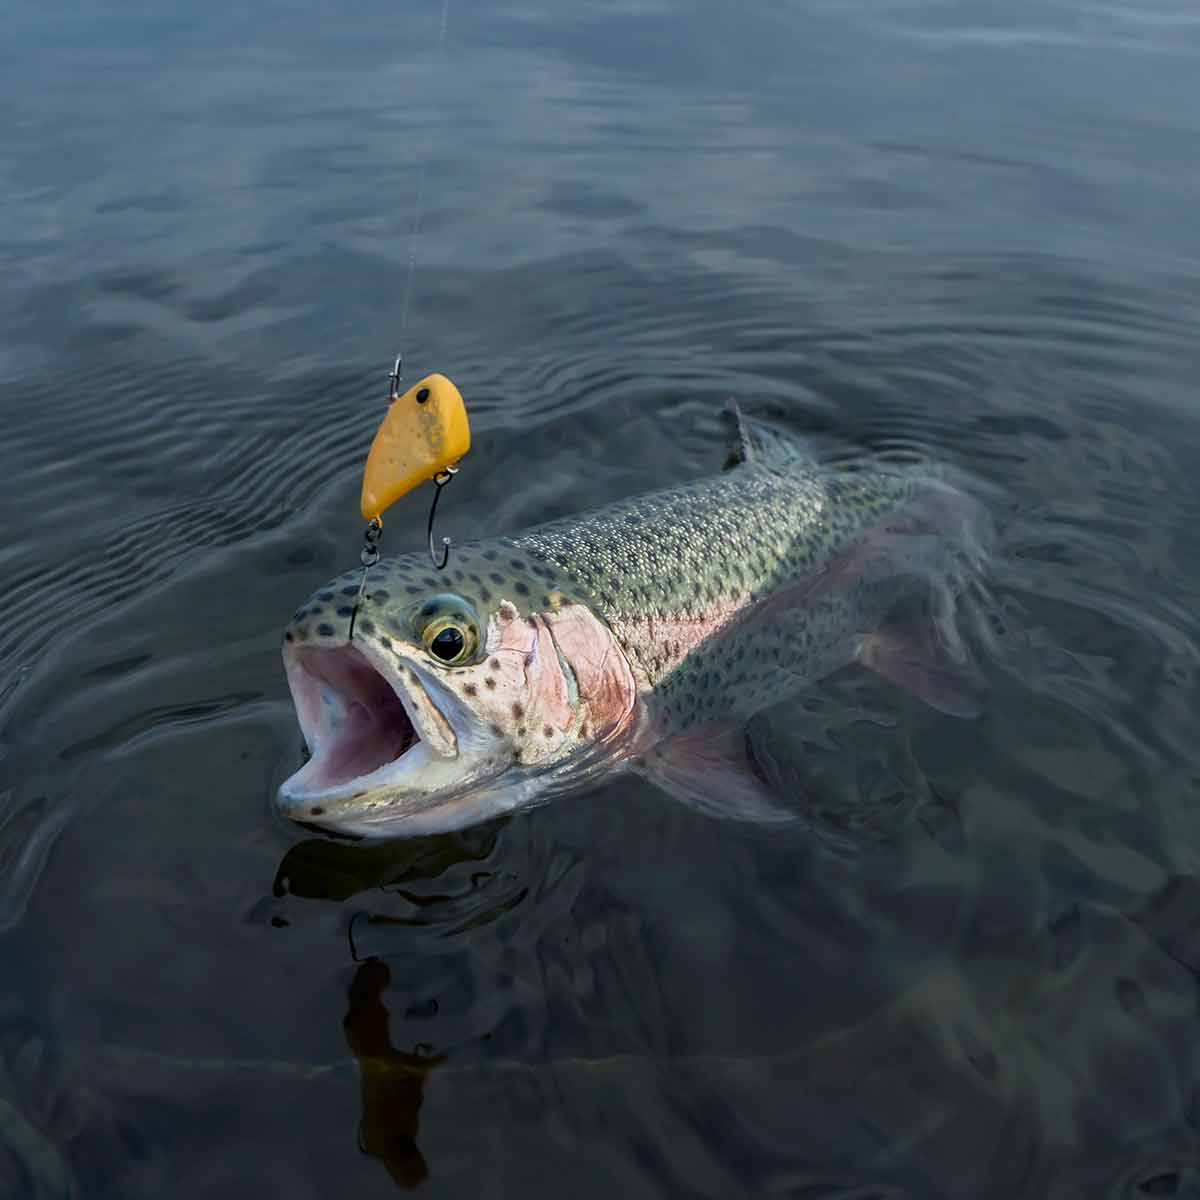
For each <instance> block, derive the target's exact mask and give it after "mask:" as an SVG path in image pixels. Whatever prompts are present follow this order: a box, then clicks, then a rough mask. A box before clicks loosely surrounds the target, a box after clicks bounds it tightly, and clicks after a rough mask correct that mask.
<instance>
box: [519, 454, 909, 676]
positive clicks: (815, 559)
mask: <svg viewBox="0 0 1200 1200" xmlns="http://www.w3.org/2000/svg"><path fill="white" fill-rule="evenodd" d="M915 486H916V484H915V483H914V481H913V480H912V479H911V478H908V477H905V476H901V475H889V474H873V473H867V472H850V473H839V472H835V471H831V470H829V469H822V468H820V467H817V466H815V465H811V464H803V465H792V466H790V467H789V469H788V470H786V471H779V470H776V469H771V468H766V467H759V466H752V465H743V466H741V467H739V468H738V469H736V470H735V471H732V472H730V473H729V474H727V475H724V476H720V477H718V478H716V479H712V480H705V481H702V482H699V483H694V484H688V485H685V486H683V487H679V488H675V489H672V490H670V491H664V492H658V493H652V494H649V495H645V496H641V497H637V498H634V499H632V500H628V501H622V502H619V503H616V504H613V505H611V506H609V507H607V508H604V509H602V510H600V511H597V512H593V513H589V514H583V515H580V516H578V517H568V518H564V519H562V520H560V521H556V522H553V523H552V524H549V525H545V526H542V527H540V528H538V529H534V530H531V531H530V532H528V533H526V534H522V535H520V536H519V537H517V538H515V539H514V543H513V544H515V545H516V546H517V547H518V548H520V549H521V550H524V551H526V552H528V553H529V554H530V555H536V556H537V557H539V558H541V559H543V560H544V561H546V562H549V563H551V564H553V565H554V567H555V568H556V569H557V571H559V572H561V573H562V574H563V575H565V577H566V579H567V580H568V581H569V582H570V584H572V585H574V586H575V587H577V588H578V589H579V590H580V591H581V592H583V593H584V594H585V596H586V598H587V599H588V600H589V602H590V603H591V604H592V605H593V606H594V607H595V608H596V610H597V611H598V612H599V613H600V614H601V615H602V616H604V617H605V618H606V619H607V621H608V622H609V624H610V626H611V627H612V629H613V632H614V635H615V636H616V638H617V640H618V642H619V643H620V644H621V647H622V649H623V650H624V651H625V652H626V654H628V655H629V656H630V658H631V659H632V660H633V661H634V662H635V663H636V664H637V665H638V666H640V667H641V668H642V670H643V671H645V673H646V674H647V675H648V676H649V678H650V682H651V683H652V684H654V685H656V686H657V685H659V684H660V683H663V682H664V681H665V680H666V677H667V676H668V675H671V676H675V677H677V678H673V679H672V680H671V681H670V682H671V684H678V685H679V686H680V687H686V686H691V685H694V684H695V683H697V682H698V681H701V680H703V679H704V673H703V671H702V670H699V669H698V668H699V667H700V665H701V664H702V663H703V660H704V655H702V654H701V655H697V654H696V652H695V651H694V650H693V651H692V653H691V654H687V647H686V646H681V645H679V644H678V641H677V640H675V641H673V640H672V638H671V636H670V634H669V633H664V632H663V627H664V626H669V627H670V628H672V629H675V630H678V628H679V626H680V624H681V623H684V624H687V623H692V622H694V623H696V624H703V625H705V626H710V627H715V626H717V625H719V624H720V623H721V622H722V621H723V620H724V619H727V618H728V617H729V616H730V615H732V614H733V613H735V612H737V611H739V610H742V609H745V608H746V607H747V606H753V605H755V604H757V603H760V602H763V601H765V600H768V599H769V598H770V597H771V596H772V595H774V594H775V593H776V592H778V591H779V589H781V588H783V587H787V586H789V585H793V584H795V583H797V582H798V581H800V580H802V579H804V578H805V577H807V576H811V575H813V573H814V572H816V571H818V570H819V569H820V568H821V566H822V565H823V564H824V563H826V562H828V561H829V560H830V559H831V558H832V557H834V556H835V555H837V554H838V553H839V551H841V550H842V549H844V548H846V547H847V546H849V545H850V544H851V543H852V542H853V541H854V540H855V539H856V538H858V537H859V536H861V535H862V534H863V533H864V532H865V531H867V530H868V529H870V528H872V527H874V526H877V525H878V524H879V522H880V521H881V519H882V518H883V517H884V516H885V515H886V514H887V513H888V512H891V511H894V510H895V509H896V508H897V507H898V506H900V505H902V504H903V503H904V502H905V501H907V500H908V499H909V498H910V497H911V496H912V495H913V492H914V488H915ZM814 615H816V614H814ZM821 615H822V616H824V617H827V618H832V617H833V616H834V614H832V613H822V614H821ZM778 628H780V629H782V628H783V626H778ZM793 632H794V631H793ZM685 656H686V659H687V660H688V661H692V660H695V665H696V668H697V669H695V670H693V669H686V670H685V667H686V663H685V661H684V659H685ZM685 676H686V677H687V678H686V680H685V678H684V677H685ZM705 682H711V672H710V679H709V680H707V681H705ZM673 690H674V687H668V688H667V691H668V692H670V691H673Z"/></svg>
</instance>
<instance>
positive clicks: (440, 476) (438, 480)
mask: <svg viewBox="0 0 1200 1200" xmlns="http://www.w3.org/2000/svg"><path fill="white" fill-rule="evenodd" d="M457 474H458V468H457V467H443V468H442V470H440V471H439V472H438V473H437V474H436V475H435V476H434V477H433V482H434V486H435V488H436V491H435V492H434V493H433V503H432V504H431V505H430V506H429V530H428V532H429V557H430V558H431V559H433V565H434V566H435V567H436V568H437V569H438V570H439V571H443V570H445V568H446V564H447V563H448V562H449V561H450V539H449V538H448V537H444V538H442V561H441V562H438V556H437V552H436V551H435V550H434V548H433V517H434V514H435V513H436V512H437V506H438V500H439V499H440V498H441V495H442V488H444V487H445V486H446V484H448V483H449V482H450V480H452V479H453V478H454V477H455V475H457Z"/></svg>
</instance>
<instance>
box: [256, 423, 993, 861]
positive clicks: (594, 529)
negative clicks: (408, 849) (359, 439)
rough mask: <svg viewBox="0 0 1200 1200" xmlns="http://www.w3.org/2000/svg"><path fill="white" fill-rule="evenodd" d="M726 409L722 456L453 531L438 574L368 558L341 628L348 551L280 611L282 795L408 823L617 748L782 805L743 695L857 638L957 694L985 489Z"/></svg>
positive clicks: (953, 706)
mask: <svg viewBox="0 0 1200 1200" xmlns="http://www.w3.org/2000/svg"><path fill="white" fill-rule="evenodd" d="M735 412H736V410H735ZM737 419H738V428H739V443H738V453H737V455H736V460H735V462H734V463H733V464H732V465H731V466H730V467H729V468H728V469H727V470H726V471H725V472H724V473H722V474H721V475H718V476H716V477H714V478H711V479H707V480H702V481H699V482H696V483H692V484H688V485H685V486H682V487H677V488H673V489H670V490H666V491H661V492H656V493H651V494H648V495H645V496H641V497H637V498H635V499H632V500H626V501H621V502H619V503H616V504H612V505H609V506H608V507H606V508H603V509H599V510H597V511H596V512H593V513H588V514H583V515H580V516H578V517H571V518H567V519H565V520H561V521H555V522H553V523H551V524H548V525H543V526H540V527H538V528H535V529H532V530H530V531H528V532H526V533H524V534H521V535H519V536H516V537H512V538H497V539H494V540H492V541H485V542H475V543H468V544H465V545H462V546H456V548H455V553H454V558H453V560H452V562H451V564H450V566H449V568H448V569H447V570H445V571H443V572H440V573H439V572H436V571H434V570H433V569H432V568H431V566H430V564H429V561H428V559H427V558H425V557H423V556H421V555H410V556H404V557H398V558H391V559H384V560H382V561H381V562H380V563H379V564H378V565H376V566H375V567H373V568H372V570H371V573H370V577H369V581H368V585H367V590H366V595H365V599H364V603H363V606H362V608H361V610H360V612H359V615H358V618H357V620H356V623H355V629H354V640H353V642H350V641H348V631H349V625H350V614H351V606H352V604H353V602H354V596H355V594H356V593H357V591H358V582H359V572H358V571H356V570H352V571H348V572H346V573H345V574H344V575H342V576H339V577H338V578H337V579H335V580H333V581H332V582H330V583H329V584H327V585H326V586H325V587H323V588H321V589H319V590H318V591H317V592H316V593H314V594H313V595H312V596H311V597H310V598H309V599H308V600H307V601H306V602H305V604H304V605H303V606H302V607H301V608H300V609H299V611H297V613H296V614H295V616H294V617H293V620H292V622H291V624H290V625H289V626H288V628H287V630H286V632H285V634H284V649H283V657H284V665H285V669H286V671H287V677H288V683H289V686H290V687H291V691H292V696H293V700H294V703H295V706H296V713H297V717H298V719H299V722H300V726H301V730H302V732H303V734H304V738H305V741H306V743H307V745H308V748H309V751H310V759H309V761H308V762H307V763H306V764H305V765H304V766H303V767H302V768H301V769H300V770H299V771H297V772H296V774H294V775H293V776H292V777H291V778H290V779H288V780H287V781H286V782H285V783H284V784H283V786H282V787H281V788H280V790H279V795H278V805H279V807H280V809H281V811H282V812H283V813H285V814H286V815H287V816H289V817H291V818H293V819H294V820H297V821H302V822H305V823H308V824H314V825H319V826H323V827H325V828H328V829H331V830H337V831H340V832H344V833H351V834H357V835H360V836H374V837H398V836H410V835H412V836H415V835H420V834H427V833H435V832H443V831H446V830H452V829H458V828H462V827H464V826H466V825H471V824H474V823H476V822H479V821H483V820H487V819H489V818H491V817H494V816H497V815H500V814H502V813H508V812H513V811H516V810H518V809H522V808H527V807H530V806H532V805H534V804H538V803H541V802H543V801H545V800H548V799H550V798H551V797H553V796H556V795H560V794H563V793H565V792H569V791H573V790H577V789H579V788H581V787H584V786H586V785H588V784H590V783H593V782H595V781H597V780H598V779H600V778H603V777H604V776H606V775H608V774H611V773H612V772H614V771H617V770H622V769H627V770H636V771H639V772H640V773H642V774H643V775H646V776H647V777H649V778H650V779H652V780H654V781H655V782H656V783H657V784H659V785H660V786H661V787H662V788H663V789H664V790H666V791H667V792H669V793H670V794H672V795H674V796H675V797H677V798H678V799H680V800H683V801H684V802H686V803H689V804H692V805H694V806H696V807H698V808H700V809H702V810H704V811H706V812H710V813H713V814H714V815H721V816H732V817H741V818H746V819H757V820H772V821H783V820H788V819H790V814H789V813H788V810H787V808H786V804H785V803H784V802H783V801H782V800H781V799H779V798H777V797H773V796H771V795H770V794H769V792H767V790H766V788H765V786H764V784H763V783H762V782H761V781H760V780H759V779H758V778H757V776H756V774H755V772H754V770H753V766H752V764H751V763H750V762H749V761H748V760H747V757H746V754H745V737H744V732H743V731H744V729H745V725H746V722H747V721H748V720H749V719H750V718H751V717H753V716H754V714H755V713H756V712H758V711H760V710H761V709H764V708H766V707H768V706H770V705H773V704H776V703H778V702H779V701H781V700H783V699H786V698H787V697H788V696H791V695H795V694H797V693H799V692H801V691H803V689H804V688H805V687H808V686H811V685H812V684H814V683H816V682H817V681H818V680H820V679H822V678H824V677H825V676H827V675H829V674H831V673H832V672H834V671H837V670H839V669H841V668H842V667H845V666H847V665H848V664H850V663H853V662H858V663H860V664H862V665H863V666H867V667H869V668H871V669H873V670H875V671H877V672H878V673H879V674H880V675H882V676H884V677H885V678H887V679H889V680H890V681H892V682H894V683H897V684H899V685H900V686H902V687H907V688H908V689H909V690H911V691H913V692H915V693H916V694H917V695H919V696H921V698H922V699H924V700H926V701H927V702H928V703H930V704H932V705H933V706H934V707H936V708H939V709H941V710H942V711H944V712H948V713H952V714H954V715H958V716H965V715H969V714H971V713H972V712H973V711H974V701H973V698H972V696H971V693H970V688H969V687H968V686H967V684H966V682H965V681H964V672H963V670H962V668H961V665H960V662H959V661H958V660H960V659H961V658H962V654H961V651H960V649H959V645H960V644H959V642H958V638H957V634H956V632H955V630H954V628H953V620H954V606H955V597H956V595H957V594H958V593H959V592H960V591H961V589H962V587H963V586H964V585H965V582H966V581H967V579H968V578H969V577H970V576H972V575H973V574H974V573H976V572H978V571H980V570H981V569H982V568H983V566H984V565H985V562H986V551H987V547H988V543H989V538H990V525H989V522H988V519H987V516H986V513H985V512H984V510H983V509H982V507H981V506H980V505H979V504H978V503H977V502H976V501H975V500H973V499H972V498H970V497H969V496H967V495H966V494H965V493H963V492H961V491H958V490H955V489H954V488H951V487H949V486H948V485H946V484H945V483H942V482H939V481H938V480H936V479H935V478H933V477H932V476H931V475H930V474H929V473H928V472H921V471H918V470H912V469H900V468H895V467H884V466H882V465H875V466H872V465H870V464H861V465H859V466H857V467H856V468H855V469H836V468H833V467H830V466H825V465H821V464H819V463H818V462H816V461H814V459H813V458H812V457H811V456H810V455H809V453H808V452H807V449H806V447H805V445H804V443H802V442H800V441H799V440H797V439H793V438H791V437H790V436H789V435H787V434H785V433H783V432H781V431H779V430H777V429H775V428H773V427H771V426H768V425H765V424H762V423H759V422H753V421H748V420H746V419H744V418H743V417H742V416H741V414H740V413H737ZM914 606H915V607H916V609H917V611H918V612H919V613H920V614H921V615H922V624H921V626H920V627H918V628H917V629H916V630H915V631H914V630H912V629H908V630H905V629H903V628H901V627H900V625H899V624H898V623H897V622H896V620H895V618H896V615H897V613H898V612H899V611H900V610H901V609H904V610H905V611H908V612H911V610H912V609H913V608H914Z"/></svg>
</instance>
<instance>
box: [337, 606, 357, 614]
mask: <svg viewBox="0 0 1200 1200" xmlns="http://www.w3.org/2000/svg"><path fill="white" fill-rule="evenodd" d="M353 613H354V609H352V608H351V607H350V605H348V604H343V605H342V607H341V608H339V609H338V610H337V615H338V616H339V617H349V616H351V615H352V614H353Z"/></svg>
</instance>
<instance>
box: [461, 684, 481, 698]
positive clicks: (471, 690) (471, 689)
mask: <svg viewBox="0 0 1200 1200" xmlns="http://www.w3.org/2000/svg"><path fill="white" fill-rule="evenodd" d="M478 694H479V689H478V688H477V687H476V686H475V685H474V684H473V683H468V684H465V685H464V687H463V695H464V696H476V695H478Z"/></svg>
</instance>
